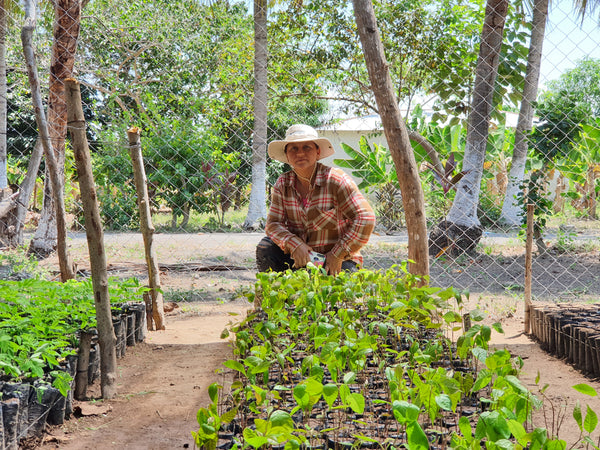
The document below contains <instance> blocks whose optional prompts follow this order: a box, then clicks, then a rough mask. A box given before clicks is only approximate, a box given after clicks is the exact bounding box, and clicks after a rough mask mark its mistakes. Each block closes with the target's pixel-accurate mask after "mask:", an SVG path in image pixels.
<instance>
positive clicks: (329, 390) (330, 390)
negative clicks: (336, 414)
mask: <svg viewBox="0 0 600 450" xmlns="http://www.w3.org/2000/svg"><path fill="white" fill-rule="evenodd" d="M323 398H324V399H325V401H326V402H327V405H329V407H330V408H331V407H332V406H333V404H334V402H335V401H336V400H337V398H338V387H337V386H336V385H335V384H333V383H328V384H326V385H324V386H323Z"/></svg>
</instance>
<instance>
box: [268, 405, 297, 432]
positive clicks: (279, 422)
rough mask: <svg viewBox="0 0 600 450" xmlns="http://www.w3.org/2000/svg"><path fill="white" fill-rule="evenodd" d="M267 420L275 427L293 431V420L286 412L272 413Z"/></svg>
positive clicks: (277, 411)
mask: <svg viewBox="0 0 600 450" xmlns="http://www.w3.org/2000/svg"><path fill="white" fill-rule="evenodd" d="M269 420H270V421H271V423H272V424H273V426H275V427H281V428H284V429H286V430H287V431H292V430H293V429H294V420H293V419H292V416H290V413H288V412H287V411H281V410H276V411H273V414H271V417H270V418H269Z"/></svg>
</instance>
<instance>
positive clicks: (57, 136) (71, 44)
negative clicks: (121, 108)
mask: <svg viewBox="0 0 600 450" xmlns="http://www.w3.org/2000/svg"><path fill="white" fill-rule="evenodd" d="M53 4H54V11H55V18H54V29H53V37H54V39H53V42H52V56H51V62H50V80H49V94H48V132H49V138H50V142H51V145H52V149H53V152H54V157H55V159H56V167H57V170H58V171H59V179H60V180H61V185H60V187H61V190H62V189H63V188H64V165H65V139H66V135H67V106H66V101H65V86H64V84H63V80H64V79H65V78H69V77H72V76H73V66H74V64H75V52H76V50H77V40H78V38H79V29H80V20H81V3H80V0H56V1H54V2H53ZM45 183H46V186H45V187H44V204H43V206H42V213H41V217H40V223H39V226H38V229H37V230H36V232H35V235H34V237H33V239H32V241H31V244H30V252H32V253H35V254H37V255H39V256H47V255H48V254H50V253H52V251H54V248H55V246H56V244H57V243H56V241H57V240H60V239H61V236H60V234H61V233H62V231H61V228H63V225H62V224H61V223H60V222H62V220H63V219H61V218H59V217H56V216H55V215H54V207H53V205H52V203H53V201H54V200H53V199H54V197H53V196H52V197H50V196H48V193H49V192H51V190H53V189H54V186H53V185H52V186H48V177H46V180H45ZM64 227H65V228H66V226H64ZM55 233H56V234H55Z"/></svg>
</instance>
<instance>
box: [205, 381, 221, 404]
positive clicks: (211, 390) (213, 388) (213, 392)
mask: <svg viewBox="0 0 600 450" xmlns="http://www.w3.org/2000/svg"><path fill="white" fill-rule="evenodd" d="M221 388H222V386H220V385H219V384H218V383H212V384H211V385H210V386H209V387H208V396H209V397H210V401H211V402H213V403H216V402H217V400H218V399H219V389H221Z"/></svg>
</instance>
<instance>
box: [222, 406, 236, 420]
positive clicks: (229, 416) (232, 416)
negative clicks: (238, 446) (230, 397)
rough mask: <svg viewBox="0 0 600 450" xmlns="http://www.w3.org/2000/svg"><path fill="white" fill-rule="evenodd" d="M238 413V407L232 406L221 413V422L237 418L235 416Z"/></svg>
mask: <svg viewBox="0 0 600 450" xmlns="http://www.w3.org/2000/svg"><path fill="white" fill-rule="evenodd" d="M237 413H238V409H237V408H231V409H230V410H229V411H227V412H224V413H223V414H221V422H223V423H230V422H231V421H232V420H233V419H235V416H236V415H237Z"/></svg>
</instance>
